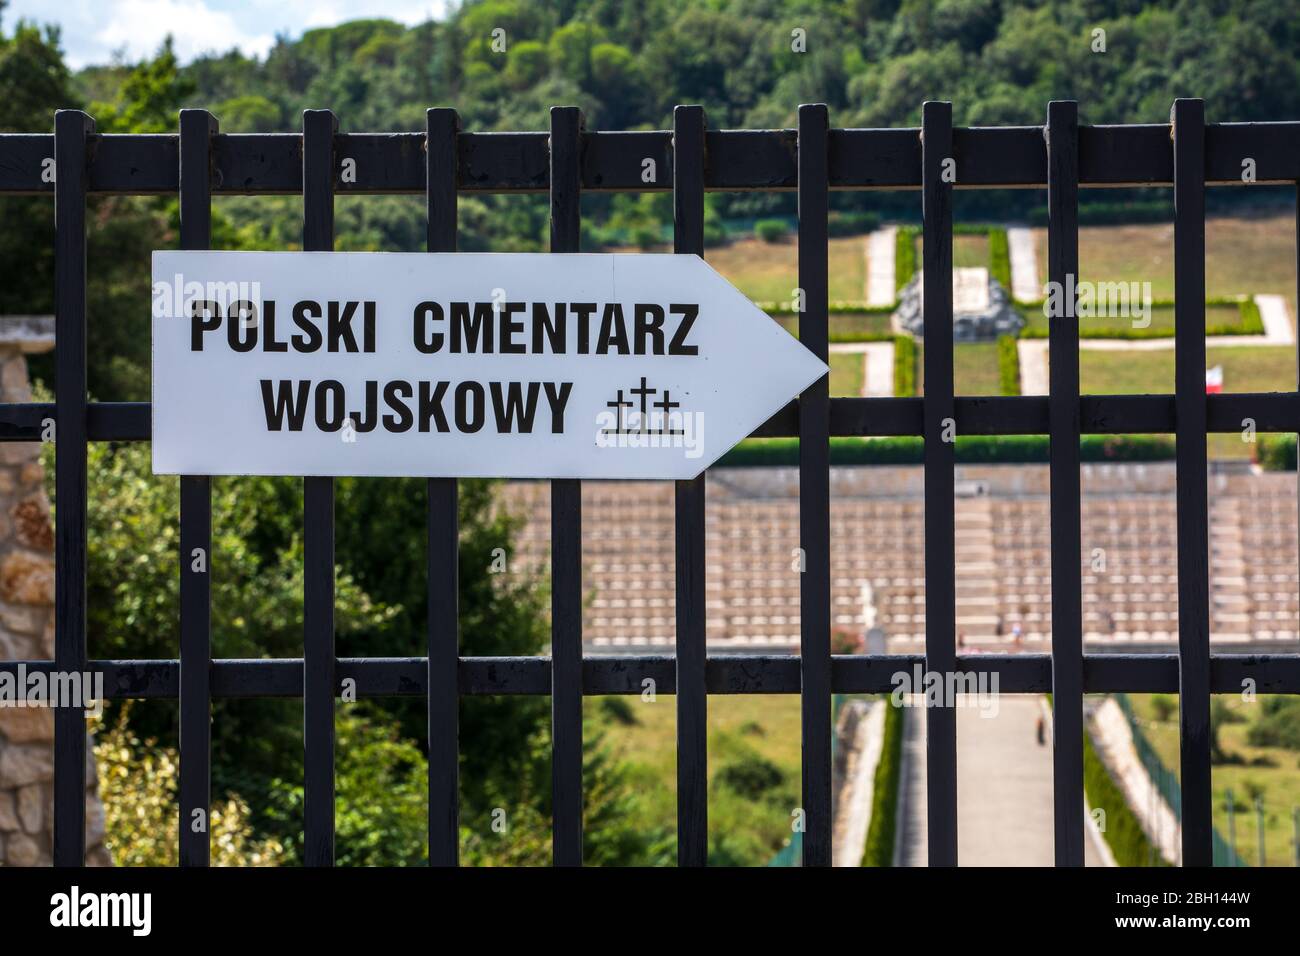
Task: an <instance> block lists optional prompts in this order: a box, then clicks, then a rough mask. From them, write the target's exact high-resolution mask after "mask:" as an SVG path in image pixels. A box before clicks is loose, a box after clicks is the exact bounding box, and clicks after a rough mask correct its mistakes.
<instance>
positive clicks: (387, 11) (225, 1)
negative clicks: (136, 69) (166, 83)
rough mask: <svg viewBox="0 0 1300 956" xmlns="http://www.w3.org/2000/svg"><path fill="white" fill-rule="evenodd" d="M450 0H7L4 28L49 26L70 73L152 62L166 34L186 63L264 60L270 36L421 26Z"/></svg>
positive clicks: (271, 37) (269, 46)
mask: <svg viewBox="0 0 1300 956" xmlns="http://www.w3.org/2000/svg"><path fill="white" fill-rule="evenodd" d="M449 3H450V0H364V2H357V0H242V2H241V0H10V2H9V5H8V6H7V7H6V8H5V9H4V12H3V14H0V16H3V17H4V20H3V26H4V29H5V31H6V32H9V31H11V30H12V29H13V25H14V23H15V22H16V21H17V20H19V19H25V20H33V21H35V22H37V23H54V24H57V25H58V26H59V27H60V28H61V29H62V36H61V38H60V39H61V43H62V45H63V51H64V55H65V57H66V59H67V62H68V65H69V66H71V67H72V68H73V69H80V68H81V67H83V66H87V65H91V64H99V63H109V62H111V61H112V59H113V56H114V54H122V55H124V57H125V59H126V60H127V61H128V62H132V61H136V60H140V59H143V58H145V57H148V56H152V55H153V54H154V53H156V52H157V50H158V47H159V45H160V44H161V43H162V41H163V38H164V37H165V36H167V34H169V33H170V34H171V35H172V37H173V38H174V40H175V43H176V54H177V56H179V57H180V58H181V60H182V62H188V61H190V60H192V59H194V58H195V57H196V56H199V55H200V54H203V53H210V52H222V53H224V52H225V51H227V50H229V49H231V48H232V47H238V48H239V49H240V50H242V51H243V52H244V53H246V54H249V55H254V54H255V55H257V56H262V55H264V54H265V53H266V52H267V51H268V50H269V49H270V48H271V46H272V44H274V43H275V37H276V35H277V34H288V35H290V36H294V37H296V36H300V35H301V34H302V32H303V31H304V30H309V29H312V28H313V27H326V26H333V25H335V24H338V23H344V22H346V21H348V20H357V19H361V18H363V17H386V18H388V19H390V20H396V21H398V22H399V23H406V24H414V23H422V22H424V21H425V20H427V19H428V18H429V17H430V16H434V17H441V16H442V15H443V14H444V13H445V12H446V10H447V8H448V6H449Z"/></svg>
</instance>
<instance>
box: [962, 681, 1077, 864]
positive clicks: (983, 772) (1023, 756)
mask: <svg viewBox="0 0 1300 956" xmlns="http://www.w3.org/2000/svg"><path fill="white" fill-rule="evenodd" d="M995 700H996V702H997V715H996V716H987V715H986V714H984V713H983V712H981V710H980V709H979V708H978V707H973V706H971V707H959V708H957V859H958V861H959V862H960V863H961V865H962V866H1052V865H1053V863H1054V860H1055V856H1054V854H1055V851H1054V848H1053V842H1054V841H1053V830H1054V816H1053V809H1052V745H1051V734H1050V732H1048V731H1047V730H1046V728H1044V733H1045V734H1046V743H1043V744H1039V743H1038V739H1037V725H1038V718H1039V715H1040V714H1041V713H1042V698H1040V697H1038V696H1037V695H1026V694H1002V695H999V696H998V697H997V698H995ZM989 713H992V709H991V707H990V709H989ZM1101 864H1102V857H1101V854H1100V853H1099V852H1098V850H1097V847H1096V846H1095V845H1094V843H1093V841H1092V840H1090V839H1085V840H1084V865H1086V866H1100V865H1101Z"/></svg>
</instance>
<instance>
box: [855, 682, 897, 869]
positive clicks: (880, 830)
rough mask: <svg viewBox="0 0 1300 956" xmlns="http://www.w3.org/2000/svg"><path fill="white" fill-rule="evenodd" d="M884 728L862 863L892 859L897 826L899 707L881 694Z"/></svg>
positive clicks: (888, 863)
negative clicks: (883, 709)
mask: <svg viewBox="0 0 1300 956" xmlns="http://www.w3.org/2000/svg"><path fill="white" fill-rule="evenodd" d="M883 698H884V699H883V700H882V702H881V706H883V707H884V708H885V728H884V731H883V739H882V741H881V745H880V762H879V763H878V764H876V777H875V784H874V786H873V788H872V791H871V823H870V824H869V825H868V827H867V843H866V846H865V847H864V849H863V851H862V865H863V866H891V865H893V862H894V833H895V831H896V830H897V828H898V783H899V778H900V776H901V774H902V763H903V708H901V707H895V706H894V702H893V701H892V700H891V699H890V696H889V695H888V694H885V695H883Z"/></svg>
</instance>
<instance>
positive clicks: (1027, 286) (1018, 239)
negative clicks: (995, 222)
mask: <svg viewBox="0 0 1300 956" xmlns="http://www.w3.org/2000/svg"><path fill="white" fill-rule="evenodd" d="M1007 251H1008V252H1009V253H1010V256H1011V298H1013V299H1015V300H1016V301H1017V302H1037V301H1038V300H1039V299H1041V298H1042V297H1043V287H1042V285H1041V284H1040V283H1039V281H1038V249H1037V246H1036V245H1035V243H1034V231H1033V230H1032V229H1030V228H1029V227H1027V226H1011V227H1009V228H1008V229H1007Z"/></svg>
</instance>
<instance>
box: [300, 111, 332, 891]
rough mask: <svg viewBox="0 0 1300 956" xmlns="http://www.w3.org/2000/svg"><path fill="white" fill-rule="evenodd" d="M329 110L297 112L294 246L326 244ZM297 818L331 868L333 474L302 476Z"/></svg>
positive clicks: (311, 859) (321, 861)
mask: <svg viewBox="0 0 1300 956" xmlns="http://www.w3.org/2000/svg"><path fill="white" fill-rule="evenodd" d="M337 131H338V121H337V120H336V119H335V117H334V114H333V113H331V112H330V111H329V110H305V111H304V112H303V115H302V205H303V225H302V246H303V249H304V250H305V251H307V252H328V251H331V250H332V249H333V248H334V134H335V133H336V132H337ZM303 552H304V562H303V563H304V567H303V572H304V575H305V577H304V587H303V592H304V593H303V599H304V610H303V641H304V646H303V745H304V747H305V753H304V761H305V762H304V766H305V771H306V774H305V776H306V780H305V787H304V796H303V818H304V826H305V830H306V841H305V844H304V856H305V862H306V864H307V865H308V866H333V865H334V697H335V687H336V682H335V679H334V669H335V664H336V661H335V657H334V479H333V478H320V477H309V478H305V479H303Z"/></svg>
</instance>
